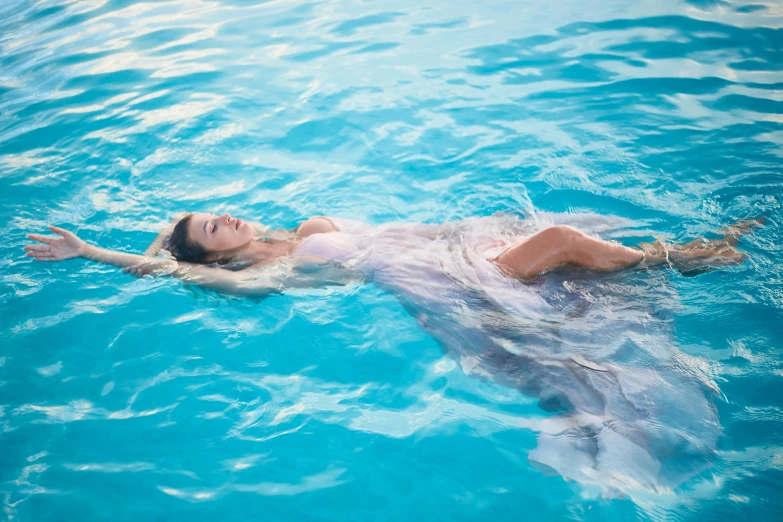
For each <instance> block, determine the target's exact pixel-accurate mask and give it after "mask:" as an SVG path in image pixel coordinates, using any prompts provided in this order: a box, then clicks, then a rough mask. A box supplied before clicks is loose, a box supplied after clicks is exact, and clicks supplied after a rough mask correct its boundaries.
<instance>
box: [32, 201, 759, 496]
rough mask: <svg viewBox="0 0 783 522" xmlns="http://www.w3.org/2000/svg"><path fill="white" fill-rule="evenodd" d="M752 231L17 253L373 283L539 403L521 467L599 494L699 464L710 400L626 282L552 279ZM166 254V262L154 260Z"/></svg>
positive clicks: (206, 220)
mask: <svg viewBox="0 0 783 522" xmlns="http://www.w3.org/2000/svg"><path fill="white" fill-rule="evenodd" d="M762 223H763V218H762V219H760V220H757V221H756V220H752V221H744V222H740V223H738V224H736V225H734V226H732V227H729V228H727V229H725V230H724V231H722V237H721V238H719V239H713V240H706V239H699V240H696V241H691V242H689V243H686V244H683V245H671V244H666V243H664V242H661V241H657V242H655V243H643V244H640V245H639V246H638V247H626V246H623V245H621V244H619V243H616V242H613V241H606V240H603V239H600V238H599V237H597V234H598V233H601V232H606V231H611V230H613V229H617V228H622V227H623V226H626V225H627V221H624V220H620V219H618V218H609V217H604V216H598V215H593V214H583V215H576V214H572V215H567V214H549V215H546V214H538V215H537V217H531V218H528V219H520V218H518V217H516V216H512V215H502V216H491V217H484V218H469V219H466V220H462V221H457V222H453V223H447V224H443V225H427V224H413V223H391V224H387V225H380V226H370V225H367V224H364V223H360V222H357V221H352V220H346V219H338V218H331V217H330V218H327V217H314V218H311V219H308V220H306V221H304V222H302V223H301V224H300V225H299V226H298V227H297V228H296V229H294V230H291V231H285V230H279V231H270V230H268V229H266V228H265V227H263V226H261V225H259V224H257V223H251V222H247V221H243V220H241V219H237V218H233V217H232V216H230V215H229V214H223V215H221V216H217V215H214V214H206V213H196V214H188V215H186V216H185V217H183V218H181V219H178V220H176V224H174V223H173V224H172V226H170V227H167V229H165V230H164V231H162V232H161V233H160V235H159V236H158V237H157V238H156V240H155V241H154V242H153V244H152V245H151V246H150V248H149V249H148V250H147V252H146V255H143V256H142V255H134V254H127V253H123V252H117V251H112V250H107V249H103V248H99V247H97V246H93V245H89V244H87V243H85V242H84V241H82V240H81V239H79V238H78V237H77V236H76V235H75V234H73V233H72V232H69V231H67V230H64V229H61V228H57V227H53V226H50V227H49V228H50V230H51V231H52V232H54V233H55V234H57V235H58V236H59V237H50V236H49V237H47V236H42V235H37V234H31V235H29V236H28V237H29V238H30V239H33V240H35V241H37V242H38V243H40V244H35V245H28V246H25V247H24V248H25V250H27V251H28V253H27V255H28V256H30V257H33V258H35V259H36V260H38V261H61V260H65V259H70V258H76V257H82V258H85V259H89V260H92V261H97V262H100V263H106V264H110V265H113V266H117V267H121V268H124V269H126V270H128V271H131V272H133V273H135V274H137V275H143V274H153V275H168V276H173V277H178V278H180V279H182V280H183V281H186V282H189V283H195V284H198V285H200V286H203V287H206V288H209V289H212V290H215V291H217V292H220V293H227V294H233V295H239V296H267V295H269V294H273V293H280V292H283V291H285V290H287V289H295V288H309V287H318V286H323V285H331V284H345V283H349V282H356V281H361V282H371V283H373V284H375V285H377V286H379V287H380V288H382V289H384V290H386V291H388V292H389V293H391V294H393V295H394V296H396V297H397V298H398V299H399V300H400V302H401V303H402V304H403V306H404V307H405V308H406V310H408V312H409V313H411V315H413V317H415V318H417V320H418V322H419V324H420V325H421V327H422V328H424V329H425V330H426V331H427V332H428V333H430V334H431V335H433V336H434V337H435V338H436V339H437V340H438V341H439V342H440V343H441V344H442V345H443V346H444V348H445V349H446V351H447V352H448V353H449V354H450V355H451V356H453V357H454V358H455V359H456V360H457V361H458V362H459V363H460V365H461V366H462V368H463V369H464V371H466V373H471V374H475V375H478V376H481V377H484V378H487V379H491V380H493V381H495V382H498V383H499V384H502V385H505V386H510V387H513V388H516V389H518V390H520V391H521V392H522V393H524V394H526V395H529V396H533V397H537V398H539V399H540V401H539V404H540V406H541V408H542V410H544V411H545V412H547V414H546V415H545V416H543V417H542V418H541V419H540V421H539V422H537V423H534V424H533V425H528V427H530V428H532V429H534V430H536V431H538V447H537V448H535V449H534V450H533V451H531V452H530V453H529V456H528V458H529V460H530V461H531V462H532V463H533V464H534V465H536V466H537V467H539V468H540V469H543V470H546V471H554V472H556V473H559V474H560V475H562V476H563V477H565V478H568V479H572V480H576V481H578V482H580V483H583V484H592V485H596V486H598V487H599V488H600V489H601V490H602V491H603V492H604V493H610V494H611V493H617V492H623V493H628V492H629V491H634V490H638V489H643V490H647V491H649V490H656V491H660V490H662V489H670V488H673V487H677V486H679V485H680V484H682V483H683V482H685V481H686V480H688V479H689V478H691V477H692V476H694V475H696V474H698V473H699V472H700V471H702V470H704V469H706V468H707V467H709V465H710V463H711V460H712V458H713V455H714V453H715V451H716V447H717V440H718V438H719V436H720V431H721V429H720V423H719V421H718V417H717V412H716V409H715V406H714V405H713V403H712V401H711V399H710V398H709V396H710V395H713V394H715V393H717V386H715V385H714V383H712V382H710V380H709V379H708V378H707V377H706V376H704V375H702V374H701V373H700V372H699V368H698V366H699V365H698V364H693V363H690V362H689V358H688V357H687V356H685V355H684V354H682V353H680V352H679V351H678V350H677V349H676V348H675V347H674V345H673V342H672V335H671V328H670V324H671V323H670V322H667V320H666V319H665V318H661V317H659V315H660V314H658V313H657V312H656V310H655V309H654V308H655V307H653V306H650V305H649V302H648V300H647V299H646V298H645V297H644V296H639V295H638V294H634V290H633V287H632V286H628V285H626V284H614V286H613V284H610V283H607V282H606V281H605V280H604V281H603V282H601V283H600V285H597V286H595V287H593V288H590V289H589V291H586V292H583V293H582V294H581V297H577V298H575V299H572V298H571V297H573V296H571V297H568V296H566V297H567V298H564V295H565V294H568V293H569V292H571V290H570V289H573V287H574V285H575V284H577V283H575V280H569V277H566V278H565V279H563V277H562V271H561V272H560V275H558V272H557V271H554V272H553V270H554V269H556V268H558V267H562V266H565V265H568V266H572V267H577V268H580V269H586V270H587V272H586V274H587V276H588V277H586V278H585V277H584V275H585V272H584V271H583V272H582V274H581V275H580V277H581V279H580V278H576V279H579V281H582V283H579V284H589V282H590V281H598V280H599V279H600V278H601V275H600V274H597V273H596V274H595V276H593V277H591V276H589V274H590V273H594V272H620V271H625V270H627V269H631V268H640V267H641V268H645V267H670V268H675V269H677V270H680V271H681V272H683V273H698V272H701V271H705V270H709V269H712V268H714V267H719V266H727V265H735V264H739V263H741V262H742V261H743V259H744V254H743V253H742V252H741V251H740V250H738V249H737V244H738V240H739V238H740V236H742V235H744V234H746V233H747V232H749V231H751V230H752V229H754V228H755V227H757V226H759V225H761V224H762ZM163 246H165V247H166V249H167V250H168V251H169V252H170V253H171V254H172V255H173V257H174V259H171V258H162V257H156V256H157V254H158V251H159V250H160V248H161V247H163ZM638 273H640V274H646V273H649V272H647V271H641V270H640V271H638ZM542 274H546V275H544V276H543V277H540V276H542ZM558 278H559V279H558ZM571 279H574V278H571ZM552 281H556V282H557V284H556V285H554V286H553V284H552ZM585 281H587V283H585ZM555 286H556V288H554V287H555ZM564 289H565V290H564ZM571 293H572V294H573V292H571ZM658 293H659V294H661V295H663V294H664V293H665V292H664V289H663V288H659V290H658ZM596 294H597V297H596ZM585 295H587V296H592V297H591V298H590V299H585V298H584V296H585ZM577 301H580V302H579V303H578V304H577V305H574V303H575V302H577ZM564 303H566V304H564ZM568 303H570V304H568Z"/></svg>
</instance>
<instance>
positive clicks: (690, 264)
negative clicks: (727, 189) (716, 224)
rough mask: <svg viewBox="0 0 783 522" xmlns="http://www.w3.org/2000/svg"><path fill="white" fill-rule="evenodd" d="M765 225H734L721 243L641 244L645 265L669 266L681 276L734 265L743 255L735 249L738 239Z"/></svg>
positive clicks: (761, 221) (755, 222)
mask: <svg viewBox="0 0 783 522" xmlns="http://www.w3.org/2000/svg"><path fill="white" fill-rule="evenodd" d="M763 224H764V218H763V217H761V218H759V219H752V220H745V221H740V222H738V223H736V224H735V225H732V226H730V227H728V228H726V229H724V230H721V232H720V233H722V234H723V239H713V240H711V241H708V240H706V239H697V240H695V241H691V242H689V243H685V244H684V245H669V244H666V243H663V242H662V241H656V242H655V243H642V244H640V245H639V248H641V249H642V251H643V252H644V254H645V256H644V261H643V263H644V264H645V265H648V266H651V265H660V264H668V265H670V266H672V267H674V268H676V269H677V270H678V271H680V272H681V273H683V274H686V273H687V275H691V274H696V273H700V272H702V271H706V270H708V269H709V267H716V266H728V265H737V264H740V263H742V262H743V261H744V260H745V255H744V254H743V253H742V252H741V251H740V250H739V249H737V248H736V245H737V243H738V242H739V238H740V237H741V236H744V235H745V234H747V233H749V232H751V231H753V230H755V229H756V228H758V227H760V226H761V225H763Z"/></svg>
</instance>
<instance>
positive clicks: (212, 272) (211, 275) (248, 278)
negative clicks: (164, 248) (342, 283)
mask: <svg viewBox="0 0 783 522" xmlns="http://www.w3.org/2000/svg"><path fill="white" fill-rule="evenodd" d="M49 229H50V230H51V231H52V232H54V233H55V234H59V235H60V236H62V237H59V238H58V237H51V236H41V235H38V234H30V235H29V236H27V237H29V238H30V239H33V240H35V241H38V242H39V243H42V244H40V245H39V244H35V245H27V246H25V247H24V249H25V250H27V251H28V253H27V256H29V257H33V258H35V260H36V261H62V260H65V259H72V258H75V257H83V258H85V259H89V260H91V261H96V262H98V263H104V264H108V265H112V266H116V267H119V268H130V267H133V268H137V269H140V270H141V271H143V272H144V273H148V274H156V275H168V276H172V277H177V278H179V279H182V280H183V281H187V282H190V283H195V284H197V285H200V286H203V287H205V288H209V289H212V290H216V291H218V292H222V293H228V294H232V295H240V296H265V295H269V294H271V293H276V292H281V291H282V290H283V289H284V287H285V286H286V283H289V282H291V283H293V281H289V279H290V278H288V277H286V276H287V275H288V274H289V273H290V272H291V271H290V270H278V271H276V272H275V271H271V270H264V271H259V270H242V271H239V272H232V271H229V270H223V269H221V268H212V267H207V266H203V265H194V264H190V263H180V262H177V261H174V260H172V259H163V258H156V257H149V256H140V255H136V254H126V253H124V252H117V251H114V250H108V249H105V248H100V247H97V246H94V245H89V244H87V243H85V242H84V241H82V240H81V239H79V238H78V237H77V236H76V235H75V234H73V233H72V232H69V231H67V230H64V229H61V228H58V227H53V226H50V227H49ZM312 282H313V281H311V283H312ZM306 283H307V281H304V280H302V281H297V282H296V284H294V285H293V286H297V287H300V286H303V285H305V284H306Z"/></svg>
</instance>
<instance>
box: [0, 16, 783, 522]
mask: <svg viewBox="0 0 783 522" xmlns="http://www.w3.org/2000/svg"><path fill="white" fill-rule="evenodd" d="M440 4H441V5H439V6H437V7H428V6H425V5H424V4H422V3H421V2H412V1H409V2H406V1H387V2H372V1H367V2H350V1H343V0H330V1H324V2H295V1H292V2H276V1H271V2H266V3H256V2H253V1H250V0H213V1H207V0H203V1H186V0H180V1H164V2H158V1H150V2H145V3H135V2H131V1H128V0H115V1H112V0H89V1H88V0H81V1H36V2H33V1H17V0H5V1H4V2H2V4H1V5H0V202H1V203H2V206H0V218H2V223H3V225H4V227H3V230H4V232H3V234H1V235H0V267H2V268H0V498H2V503H3V512H2V513H3V514H2V517H4V518H5V519H7V520H76V519H79V520H104V519H107V518H112V519H117V520H179V519H188V520H249V519H263V520H371V519H372V520H427V519H429V520H520V519H524V520H559V519H569V520H664V519H665V520H675V519H677V520H722V519H730V518H734V519H755V520H769V519H772V518H775V517H776V515H777V516H780V512H781V508H783V502H781V501H780V496H779V493H780V491H781V489H782V488H783V362H781V350H782V347H783V327H781V324H783V322H781V320H782V319H783V270H782V269H781V268H780V261H781V243H782V242H783V229H781V223H783V210H782V208H781V203H783V177H781V174H782V169H781V158H783V128H781V121H783V116H781V113H783V110H782V109H783V71H781V64H783V51H781V49H783V31H781V25H782V24H783V9H781V6H780V4H779V3H774V2H771V3H758V2H757V3H745V2H741V1H722V0H717V1H710V0H705V1H696V0H692V1H689V2H682V1H669V0H660V1H656V2H629V1H625V2H621V1H597V0H591V1H584V0H580V1H564V2H545V1H539V2H520V1H516V0H515V1H506V2H492V3H488V2H483V3H471V2H464V3H455V2H441V3H440ZM523 209H524V210H526V211H551V212H596V213H599V214H611V215H616V216H621V217H624V218H629V219H632V220H634V221H635V222H637V223H642V224H643V226H644V227H646V230H648V231H649V235H654V234H658V235H659V236H660V237H666V238H669V239H670V240H673V241H678V240H684V239H686V238H691V237H698V236H703V235H708V234H710V233H711V232H714V231H715V230H717V229H719V228H720V227H722V226H725V225H727V224H730V223H732V222H734V221H736V220H738V219H742V218H745V217H748V216H757V215H760V214H764V215H766V216H767V218H768V219H767V224H766V226H765V227H764V228H763V229H761V230H760V231H758V232H757V233H756V234H755V235H753V236H751V237H748V238H745V239H743V241H742V244H741V246H742V248H743V249H744V250H745V251H746V252H747V253H748V260H747V261H746V262H745V263H744V264H743V265H741V266H737V267H730V268H726V269H722V270H719V271H714V272H710V273H707V274H703V275H700V276H698V277H689V278H688V277H683V276H682V275H680V274H678V273H676V272H666V273H660V272H658V273H655V274H650V275H649V277H650V278H652V279H651V281H654V284H653V283H649V284H648V285H647V286H646V287H645V286H644V285H642V286H641V288H645V289H646V290H645V291H646V292H647V293H648V294H649V293H655V292H657V291H664V290H665V292H666V295H667V296H670V297H667V299H668V301H667V303H668V304H667V306H668V307H669V308H670V309H671V311H672V312H671V324H672V325H673V329H672V334H671V336H672V342H673V343H674V344H675V345H676V346H677V347H678V348H679V351H680V353H681V354H682V358H683V360H686V361H688V364H689V367H693V368H697V369H698V370H699V371H700V372H701V373H703V374H704V375H706V376H707V377H709V378H710V379H711V380H712V381H713V382H714V383H715V385H717V387H718V388H719V390H720V393H719V394H717V395H716V397H715V399H714V403H715V406H716V407H717V411H718V414H719V418H720V424H721V426H722V433H721V435H720V438H719V440H718V443H717V447H716V448H715V454H714V458H713V459H712V461H711V465H710V466H709V467H708V468H707V469H705V470H703V471H701V472H699V473H698V474H696V476H694V477H692V478H691V479H689V480H688V481H686V482H685V483H684V484H682V485H681V486H679V487H677V488H676V489H674V490H668V491H657V492H639V491H636V492H627V494H620V495H617V494H613V495H606V494H605V492H602V491H601V490H600V488H595V487H594V486H590V485H585V484H581V483H579V482H575V481H566V480H564V479H563V478H562V477H560V476H557V475H552V474H547V473H544V472H542V471H541V470H539V469H537V468H535V467H534V466H532V465H531V464H530V462H529V461H528V459H527V455H528V452H530V451H531V450H532V449H533V448H535V447H536V433H535V430H534V429H531V428H530V426H531V420H534V419H540V418H542V417H545V416H546V415H547V414H546V412H544V411H543V410H541V409H540V408H539V407H538V406H537V403H536V400H534V399H532V398H530V397H526V396H525V395H523V394H521V393H520V392H519V391H517V390H515V389H512V388H509V387H505V386H503V385H501V384H499V383H497V382H494V381H493V380H492V379H478V378H475V377H474V376H470V375H466V374H465V373H464V372H463V368H462V367H461V366H460V364H458V362H457V361H455V359H454V358H453V357H450V356H449V355H447V354H445V353H444V351H443V349H442V347H441V345H439V344H438V342H437V341H436V340H434V339H433V338H432V337H431V336H429V335H427V334H426V333H425V332H424V331H422V330H421V329H420V328H419V325H418V323H417V321H416V319H414V318H412V317H411V316H409V315H408V314H407V313H406V312H405V310H404V309H403V307H402V306H401V305H400V304H399V303H398V302H397V301H396V300H395V298H394V297H393V296H390V295H388V294H386V293H384V292H383V291H381V290H379V289H377V288H374V287H372V286H360V285H353V286H349V287H347V288H339V287H337V288H334V287H333V288H328V289H324V290H315V291H298V292H295V293H292V294H288V295H283V296H276V297H273V298H269V299H266V300H263V301H254V300H242V299H237V298H229V297H222V296H218V295H215V294H213V293H210V292H205V291H201V290H198V289H195V288H193V287H188V286H185V285H183V284H181V283H179V282H177V281H173V280H167V279H164V278H159V279H156V280H152V279H134V278H132V277H130V276H128V275H125V274H122V273H121V272H120V271H118V270H116V269H114V268H111V267H106V266H99V265H95V264H91V263H89V262H86V261H82V260H72V261H67V262H62V263H46V264H44V263H38V264H35V263H34V262H32V261H30V260H29V259H27V258H24V257H23V252H22V250H21V247H22V246H23V245H24V244H25V243H26V240H25V235H26V234H27V233H31V232H39V233H40V232H44V231H45V225H46V224H47V223H54V224H58V225H60V226H63V227H65V228H69V229H71V230H73V231H75V232H77V233H78V234H79V235H80V236H81V237H82V238H83V239H85V240H87V241H90V242H94V243H96V244H99V245H101V246H104V247H107V248H113V249H118V250H124V251H129V252H141V251H143V249H144V248H146V246H147V245H148V244H149V242H150V241H151V240H152V239H153V238H154V236H155V234H156V232H157V231H158V230H159V229H160V228H161V227H162V226H163V225H164V224H165V223H166V222H167V221H168V220H169V219H170V218H171V216H172V215H173V214H174V213H176V212H179V211H183V210H197V211H212V212H217V213H221V212H225V211H228V212H230V213H231V214H232V215H236V216H239V217H244V218H247V219H255V220H259V221H261V222H264V223H267V224H270V225H272V226H274V227H293V226H295V225H296V224H297V223H298V222H299V221H301V220H302V219H305V218H307V217H309V216H312V215H335V216H343V217H350V218H354V219H358V220H362V221H366V222H369V223H373V224H381V223H387V222H392V221H413V222H428V223H440V222H445V221H454V220H458V219H461V218H466V217H470V216H487V215H491V214H492V213H494V212H497V211H506V212H518V211H521V210H523ZM664 287H665V288H664Z"/></svg>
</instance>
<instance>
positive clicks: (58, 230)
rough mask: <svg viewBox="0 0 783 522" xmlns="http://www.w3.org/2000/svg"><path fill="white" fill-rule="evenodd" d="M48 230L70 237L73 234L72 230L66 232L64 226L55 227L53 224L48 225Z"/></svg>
mask: <svg viewBox="0 0 783 522" xmlns="http://www.w3.org/2000/svg"><path fill="white" fill-rule="evenodd" d="M49 230H51V231H52V232H54V233H55V234H60V235H61V236H63V237H70V236H72V235H73V232H68V231H67V230H65V229H64V228H59V227H56V226H54V225H49Z"/></svg>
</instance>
